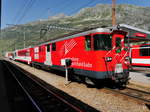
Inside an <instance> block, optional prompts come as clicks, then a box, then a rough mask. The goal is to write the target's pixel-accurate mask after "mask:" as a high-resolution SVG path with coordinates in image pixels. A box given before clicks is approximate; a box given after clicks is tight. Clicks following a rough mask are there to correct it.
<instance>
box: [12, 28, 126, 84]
mask: <svg viewBox="0 0 150 112" xmlns="http://www.w3.org/2000/svg"><path fill="white" fill-rule="evenodd" d="M126 35H127V32H125V31H122V30H113V31H112V29H110V28H97V29H93V30H89V31H85V32H82V33H78V34H74V35H71V36H67V37H63V38H60V39H56V40H52V41H49V42H47V43H44V44H41V45H38V46H35V47H33V48H25V49H22V50H17V51H16V52H15V60H19V61H23V62H27V63H28V64H32V65H34V66H47V67H49V68H53V69H58V70H65V67H64V66H63V65H64V61H65V60H66V59H69V60H71V62H72V63H71V65H70V68H71V71H72V72H74V73H75V74H76V75H79V76H82V77H88V78H90V79H92V80H93V79H96V80H99V79H111V80H112V81H114V82H116V83H119V84H126V83H127V81H128V76H129V71H128V68H129V67H128V66H129V60H128V59H129V52H128V51H129V50H128V49H127V48H126V47H125V46H124V39H125V37H126Z"/></svg>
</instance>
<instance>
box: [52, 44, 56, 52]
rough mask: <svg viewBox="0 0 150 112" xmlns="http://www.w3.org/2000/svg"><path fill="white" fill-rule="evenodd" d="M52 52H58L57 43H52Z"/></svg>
mask: <svg viewBox="0 0 150 112" xmlns="http://www.w3.org/2000/svg"><path fill="white" fill-rule="evenodd" d="M52 51H56V43H52Z"/></svg>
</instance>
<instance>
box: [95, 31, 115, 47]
mask: <svg viewBox="0 0 150 112" xmlns="http://www.w3.org/2000/svg"><path fill="white" fill-rule="evenodd" d="M93 38H94V50H110V49H111V47H112V38H111V36H110V35H108V34H95V35H94V36H93Z"/></svg>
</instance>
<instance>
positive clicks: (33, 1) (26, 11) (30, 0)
mask: <svg viewBox="0 0 150 112" xmlns="http://www.w3.org/2000/svg"><path fill="white" fill-rule="evenodd" d="M35 1H36V0H29V2H28V3H27V4H26V7H25V8H24V10H23V11H24V12H23V13H22V15H21V16H20V18H19V19H18V20H17V22H16V24H18V23H19V22H21V21H22V20H23V18H24V17H25V16H26V14H27V13H28V12H29V10H30V9H31V8H32V6H33V4H34V3H35Z"/></svg>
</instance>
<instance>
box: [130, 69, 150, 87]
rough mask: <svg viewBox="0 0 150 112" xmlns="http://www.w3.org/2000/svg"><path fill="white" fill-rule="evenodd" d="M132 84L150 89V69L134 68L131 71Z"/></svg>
mask: <svg viewBox="0 0 150 112" xmlns="http://www.w3.org/2000/svg"><path fill="white" fill-rule="evenodd" d="M130 78H131V79H130V83H134V84H137V85H142V86H144V87H148V88H150V68H144V67H134V68H133V70H132V71H130Z"/></svg>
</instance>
